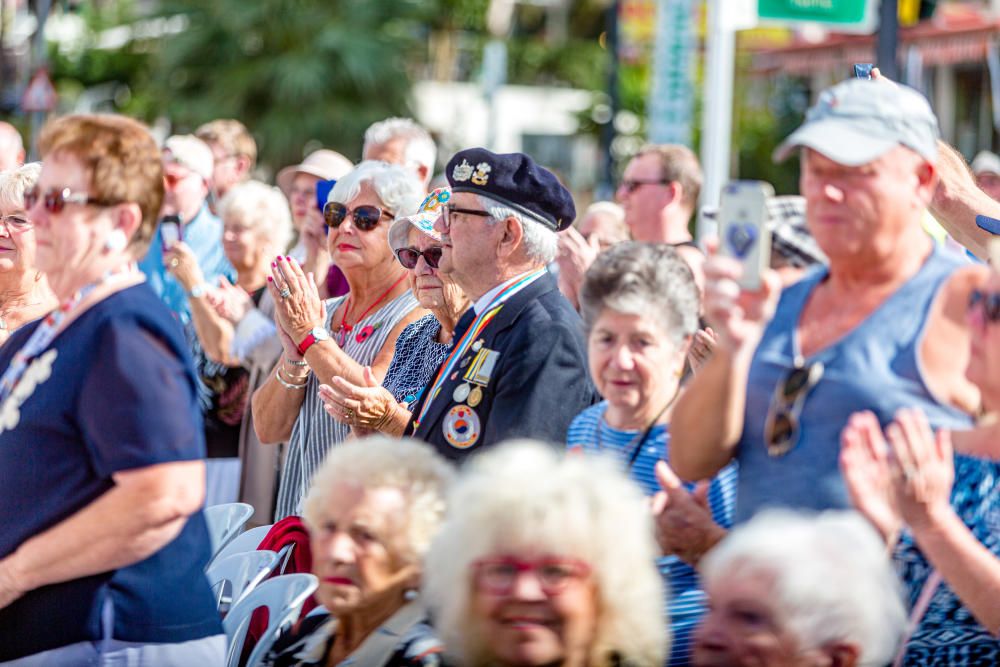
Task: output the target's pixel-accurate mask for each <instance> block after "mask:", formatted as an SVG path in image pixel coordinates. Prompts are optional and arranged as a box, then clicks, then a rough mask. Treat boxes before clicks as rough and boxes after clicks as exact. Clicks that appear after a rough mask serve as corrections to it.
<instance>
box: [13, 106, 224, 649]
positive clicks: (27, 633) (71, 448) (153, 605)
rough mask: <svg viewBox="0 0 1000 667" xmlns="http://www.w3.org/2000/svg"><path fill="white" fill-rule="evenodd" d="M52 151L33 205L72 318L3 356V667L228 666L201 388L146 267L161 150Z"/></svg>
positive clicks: (27, 199) (125, 129)
mask: <svg viewBox="0 0 1000 667" xmlns="http://www.w3.org/2000/svg"><path fill="white" fill-rule="evenodd" d="M38 145H39V149H40V151H41V154H42V158H43V160H44V163H43V165H42V171H41V174H40V175H39V177H38V183H37V184H36V185H35V186H34V187H33V188H32V189H31V190H29V191H28V192H27V193H25V195H24V203H25V208H26V209H27V216H28V218H29V219H30V220H31V221H32V222H34V224H35V227H34V233H35V236H36V239H37V254H36V266H37V268H38V269H39V270H41V271H42V272H43V273H45V276H46V278H47V279H48V282H49V286H50V287H51V288H52V291H53V292H54V293H55V296H56V298H57V299H58V300H59V307H58V308H56V309H55V310H53V311H52V312H51V313H50V314H49V315H48V316H47V317H45V318H44V319H42V320H37V321H35V322H33V323H31V324H28V325H26V326H24V327H22V328H21V329H20V330H19V331H17V332H15V333H14V334H13V336H11V338H10V340H8V342H7V344H6V345H4V346H3V347H2V348H0V369H3V371H2V374H0V470H3V484H0V517H4V519H3V525H4V527H3V530H0V663H3V664H5V665H6V664H13V665H24V666H27V665H43V664H44V665H84V664H87V665H90V664H95V665H97V664H100V665H106V664H120V663H126V662H135V663H138V664H146V665H163V666H165V667H172V666H176V667H184V666H187V665H206V666H209V665H222V664H223V663H224V655H225V635H224V634H223V633H222V626H221V624H220V622H219V614H218V611H217V610H216V605H215V602H214V600H213V598H212V593H211V591H210V590H209V587H208V582H207V580H206V579H205V575H204V570H205V566H206V565H207V564H208V559H209V557H210V555H211V543H210V540H209V535H208V528H207V526H206V523H205V519H204V517H203V516H202V513H201V511H200V509H201V505H202V502H203V500H204V497H205V464H204V462H203V459H204V458H205V439H204V438H205V436H204V431H203V429H202V423H201V417H200V410H199V408H198V379H197V377H196V375H195V370H194V367H193V365H192V361H191V356H190V353H189V352H188V346H187V343H186V341H185V338H184V332H183V330H182V328H181V326H180V324H179V323H178V322H177V319H176V318H175V317H174V316H173V314H172V313H171V312H170V311H169V310H168V309H167V307H166V306H164V304H163V302H162V301H160V299H159V298H158V297H157V296H156V294H155V292H154V291H153V290H152V289H151V287H150V286H149V285H148V284H147V283H146V280H145V277H144V276H143V274H142V273H141V272H140V271H139V269H138V267H137V266H136V259H137V258H138V257H141V256H142V255H143V254H144V253H145V251H146V249H147V246H148V245H149V243H150V240H151V239H152V238H153V235H154V230H155V229H156V216H157V212H158V211H159V210H160V204H161V200H162V198H163V163H162V157H161V155H160V150H159V148H157V145H156V141H155V140H154V139H153V136H152V135H151V134H150V132H149V130H148V129H147V128H146V127H145V126H143V125H142V124H140V123H138V122H136V121H134V120H131V119H129V118H125V117H122V116H111V115H93V116H89V115H74V116H65V117H62V118H59V119H56V120H54V121H52V122H50V123H48V124H47V125H46V126H45V128H44V129H43V130H42V133H41V136H40V137H39V141H38ZM11 661H12V662H11Z"/></svg>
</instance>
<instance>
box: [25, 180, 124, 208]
mask: <svg viewBox="0 0 1000 667" xmlns="http://www.w3.org/2000/svg"><path fill="white" fill-rule="evenodd" d="M39 199H41V200H42V203H43V204H44V205H45V210H46V211H48V212H49V213H59V212H60V211H62V210H63V209H64V208H66V204H82V205H94V206H114V205H115V204H116V203H117V202H108V201H104V200H103V199H94V198H92V197H91V196H90V195H88V194H86V193H84V192H73V191H72V190H70V189H69V188H49V189H48V190H46V191H45V194H44V195H42V194H41V192H40V191H39V189H38V186H37V185H36V186H35V187H33V188H31V189H30V190H28V191H27V192H25V193H24V208H26V209H27V210H29V211H30V210H31V209H33V208H35V204H37V203H38V200H39Z"/></svg>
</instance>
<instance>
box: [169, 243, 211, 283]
mask: <svg viewBox="0 0 1000 667" xmlns="http://www.w3.org/2000/svg"><path fill="white" fill-rule="evenodd" d="M163 263H164V265H165V266H166V268H167V271H169V272H170V273H171V274H172V275H173V276H174V277H175V278H177V281H178V282H179V283H180V284H181V285H183V286H184V289H185V290H187V291H188V292H190V291H191V290H192V288H194V286H195V285H201V284H202V283H204V282H205V276H204V274H203V273H202V272H201V267H199V266H198V259H197V258H196V257H195V256H194V252H192V250H191V248H190V246H188V244H186V243H184V242H183V241H178V242H177V243H175V244H174V245H173V246H171V247H170V250H168V251H166V253H164V255H163Z"/></svg>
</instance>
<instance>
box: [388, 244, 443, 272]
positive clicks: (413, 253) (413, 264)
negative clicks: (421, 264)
mask: <svg viewBox="0 0 1000 667" xmlns="http://www.w3.org/2000/svg"><path fill="white" fill-rule="evenodd" d="M442 252H443V249H442V248H441V246H439V245H436V246H432V247H430V248H428V249H427V250H424V251H423V252H420V251H419V250H417V249H416V248H400V249H399V250H397V251H396V259H398V260H399V263H400V264H402V265H403V268H404V269H415V268H417V261H418V260H419V259H420V258H421V257H423V258H424V261H425V262H427V266H429V267H431V268H432V269H436V268H438V263H439V262H440V261H441V253H442Z"/></svg>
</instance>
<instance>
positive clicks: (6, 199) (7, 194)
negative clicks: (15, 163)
mask: <svg viewBox="0 0 1000 667" xmlns="http://www.w3.org/2000/svg"><path fill="white" fill-rule="evenodd" d="M41 173H42V163H41V162H29V163H27V164H25V165H22V166H20V167H18V168H17V169H9V170H7V171H0V209H3V210H5V211H16V210H22V211H23V210H24V193H25V192H27V191H28V190H30V189H31V188H32V186H34V185H35V183H37V182H38V176H39V175H40V174H41Z"/></svg>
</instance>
